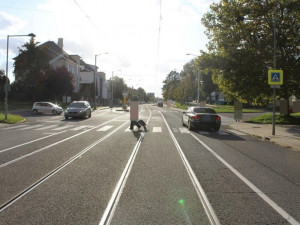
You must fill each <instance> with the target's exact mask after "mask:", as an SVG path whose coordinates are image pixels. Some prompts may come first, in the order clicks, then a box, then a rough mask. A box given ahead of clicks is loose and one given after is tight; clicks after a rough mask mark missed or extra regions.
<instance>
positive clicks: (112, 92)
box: [111, 70, 122, 108]
mask: <svg viewBox="0 0 300 225" xmlns="http://www.w3.org/2000/svg"><path fill="white" fill-rule="evenodd" d="M118 71H122V70H115V71H112V74H111V100H112V103H111V104H112V105H111V107H112V108H113V107H114V84H113V78H114V72H118Z"/></svg>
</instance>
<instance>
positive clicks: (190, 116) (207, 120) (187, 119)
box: [182, 107, 221, 131]
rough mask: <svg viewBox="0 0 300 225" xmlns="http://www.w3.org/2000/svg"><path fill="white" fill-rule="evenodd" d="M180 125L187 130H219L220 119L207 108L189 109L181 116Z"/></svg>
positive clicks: (214, 112) (213, 111)
mask: <svg viewBox="0 0 300 225" xmlns="http://www.w3.org/2000/svg"><path fill="white" fill-rule="evenodd" d="M182 125H183V126H187V127H188V129H189V130H193V129H214V130H215V131H218V130H220V127H221V117H220V116H218V114H217V113H216V111H215V110H214V109H212V108H209V107H189V108H188V109H187V111H186V112H183V115H182Z"/></svg>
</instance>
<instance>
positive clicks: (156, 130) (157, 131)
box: [152, 127, 162, 133]
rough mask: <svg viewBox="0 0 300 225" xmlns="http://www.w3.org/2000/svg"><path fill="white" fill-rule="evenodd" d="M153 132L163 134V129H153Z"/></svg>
mask: <svg viewBox="0 0 300 225" xmlns="http://www.w3.org/2000/svg"><path fill="white" fill-rule="evenodd" d="M152 132H153V133H161V132H162V130H161V127H153V130H152Z"/></svg>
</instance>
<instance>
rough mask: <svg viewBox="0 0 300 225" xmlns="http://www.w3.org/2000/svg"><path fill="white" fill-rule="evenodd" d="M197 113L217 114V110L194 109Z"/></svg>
mask: <svg viewBox="0 0 300 225" xmlns="http://www.w3.org/2000/svg"><path fill="white" fill-rule="evenodd" d="M194 112H195V113H216V111H215V110H213V109H210V108H194Z"/></svg>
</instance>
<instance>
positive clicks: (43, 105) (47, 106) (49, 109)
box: [32, 102, 63, 115]
mask: <svg viewBox="0 0 300 225" xmlns="http://www.w3.org/2000/svg"><path fill="white" fill-rule="evenodd" d="M62 111H63V109H62V107H60V106H58V105H56V104H53V103H51V102H35V103H33V106H32V112H33V114H38V113H52V114H53V115H57V114H58V115H60V114H61V113H62Z"/></svg>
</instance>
